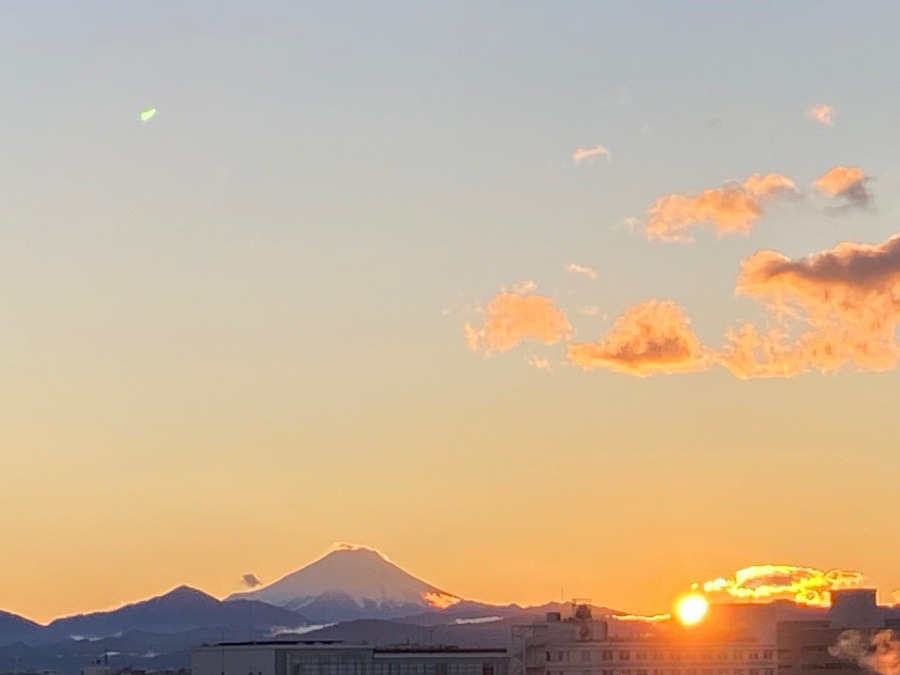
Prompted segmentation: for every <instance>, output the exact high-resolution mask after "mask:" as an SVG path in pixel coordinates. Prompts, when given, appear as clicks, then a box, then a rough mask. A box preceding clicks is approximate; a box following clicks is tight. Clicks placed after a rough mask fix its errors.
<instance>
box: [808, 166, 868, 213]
mask: <svg viewBox="0 0 900 675" xmlns="http://www.w3.org/2000/svg"><path fill="white" fill-rule="evenodd" d="M869 180H870V179H869V177H868V176H867V175H866V174H865V173H864V172H863V170H862V169H859V168H857V167H853V166H836V167H834V168H833V169H829V170H828V171H826V172H825V174H823V175H822V176H819V177H818V178H817V179H816V180H815V182H814V183H813V186H815V187H816V189H818V190H819V191H820V192H824V193H825V194H827V195H831V196H832V197H842V198H844V199H846V200H847V203H848V204H850V205H852V206H858V207H859V208H867V207H868V206H869V204H870V203H871V201H872V195H870V194H869V191H868V190H867V189H866V183H867V182H868V181H869Z"/></svg>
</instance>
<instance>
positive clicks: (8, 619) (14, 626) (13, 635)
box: [0, 610, 44, 645]
mask: <svg viewBox="0 0 900 675" xmlns="http://www.w3.org/2000/svg"><path fill="white" fill-rule="evenodd" d="M43 630H44V627H43V626H41V625H40V624H38V623H35V622H34V621H30V620H28V619H26V618H24V617H21V616H19V615H18V614H12V613H11V612H4V611H2V610H0V645H3V644H11V643H13V642H20V641H22V642H24V641H28V640H31V639H35V638H36V637H37V636H39V635H40V634H41V632H42V631H43Z"/></svg>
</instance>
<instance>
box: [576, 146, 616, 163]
mask: <svg viewBox="0 0 900 675" xmlns="http://www.w3.org/2000/svg"><path fill="white" fill-rule="evenodd" d="M600 155H606V161H607V162H612V155H611V154H610V152H609V150H607V149H606V148H604V147H603V146H602V145H595V146H594V147H593V148H577V149H576V150H575V151H574V152H573V153H572V159H573V160H574V161H575V163H576V164H580V163H581V162H582V160H585V159H595V158H597V157H599V156H600Z"/></svg>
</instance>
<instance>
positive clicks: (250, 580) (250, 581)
mask: <svg viewBox="0 0 900 675" xmlns="http://www.w3.org/2000/svg"><path fill="white" fill-rule="evenodd" d="M241 583H242V584H244V586H246V587H247V588H256V587H257V586H262V582H261V581H260V580H259V579H257V578H256V575H255V574H245V575H244V576H242V577H241Z"/></svg>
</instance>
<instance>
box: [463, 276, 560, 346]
mask: <svg viewBox="0 0 900 675" xmlns="http://www.w3.org/2000/svg"><path fill="white" fill-rule="evenodd" d="M482 313H483V314H484V323H483V325H482V326H480V327H475V326H472V325H471V324H466V325H465V327H464V329H463V330H464V332H465V336H466V343H467V344H468V346H469V349H471V350H472V351H474V352H481V353H483V354H492V353H498V352H506V351H509V350H510V349H512V348H513V347H515V346H516V345H517V344H519V343H520V342H522V341H523V340H527V339H534V340H538V341H540V342H543V343H544V344H548V345H552V344H555V343H557V342H559V341H561V340H565V339H567V338H568V336H569V335H570V333H571V332H572V326H571V324H570V323H569V320H568V318H567V317H566V315H565V313H564V312H563V311H562V310H561V309H558V308H557V307H556V306H555V305H554V304H553V301H552V300H551V299H550V298H547V297H545V296H542V295H530V294H528V293H515V292H514V293H509V292H507V291H502V292H500V293H498V294H497V295H496V296H494V298H493V299H492V300H491V301H490V302H489V303H488V306H487V308H486V309H485V310H484V311H483V312H482Z"/></svg>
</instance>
